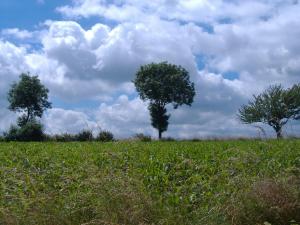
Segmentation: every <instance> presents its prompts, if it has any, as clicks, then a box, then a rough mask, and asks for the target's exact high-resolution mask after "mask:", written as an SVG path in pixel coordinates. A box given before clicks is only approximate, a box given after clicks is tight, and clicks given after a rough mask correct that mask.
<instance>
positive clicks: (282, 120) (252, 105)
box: [238, 84, 300, 138]
mask: <svg viewBox="0 0 300 225" xmlns="http://www.w3.org/2000/svg"><path fill="white" fill-rule="evenodd" d="M238 116H239V118H240V120H241V121H242V122H244V123H246V124H251V123H257V122H261V123H265V124H268V125H270V126H271V127H273V129H274V130H275V132H276V135H277V138H281V137H282V127H283V126H284V125H285V124H286V123H287V122H288V121H289V120H293V119H294V120H298V119H300V84H297V85H294V86H293V87H292V88H289V89H284V88H283V87H282V86H281V85H274V86H270V87H269V88H268V89H267V90H266V91H264V92H263V93H262V94H259V95H257V96H255V95H254V99H253V100H252V101H249V103H248V105H243V106H242V107H241V109H240V110H239V114H238Z"/></svg>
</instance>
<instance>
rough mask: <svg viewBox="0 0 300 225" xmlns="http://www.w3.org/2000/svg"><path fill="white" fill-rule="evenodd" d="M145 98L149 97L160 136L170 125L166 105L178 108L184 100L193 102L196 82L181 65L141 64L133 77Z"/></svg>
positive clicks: (153, 124)
mask: <svg viewBox="0 0 300 225" xmlns="http://www.w3.org/2000/svg"><path fill="white" fill-rule="evenodd" d="M133 82H134V84H135V87H136V89H137V91H138V93H139V95H140V98H141V99H142V100H144V101H145V100H149V101H150V104H149V107H148V108H149V111H150V116H151V122H152V126H153V127H154V128H156V129H157V130H158V137H159V139H161V137H162V133H163V132H164V131H166V130H167V129H168V124H169V122H168V120H169V118H170V115H168V114H167V109H166V105H167V104H173V107H174V108H175V109H176V108H177V107H178V106H181V105H183V104H186V105H189V106H191V104H192V103H193V100H194V96H195V88H194V83H192V82H191V81H190V78H189V73H188V72H187V71H186V70H185V69H184V68H183V67H181V66H177V65H172V64H169V63H167V62H162V63H151V64H148V65H145V66H141V68H140V69H139V71H138V72H137V74H136V78H135V80H134V81H133Z"/></svg>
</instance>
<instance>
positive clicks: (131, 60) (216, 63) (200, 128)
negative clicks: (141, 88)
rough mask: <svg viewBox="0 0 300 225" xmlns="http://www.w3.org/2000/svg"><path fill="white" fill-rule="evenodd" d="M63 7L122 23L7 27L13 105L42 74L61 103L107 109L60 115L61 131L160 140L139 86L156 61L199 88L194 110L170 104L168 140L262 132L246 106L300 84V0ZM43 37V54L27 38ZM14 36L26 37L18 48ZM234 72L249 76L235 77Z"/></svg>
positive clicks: (98, 2)
mask: <svg viewBox="0 0 300 225" xmlns="http://www.w3.org/2000/svg"><path fill="white" fill-rule="evenodd" d="M58 10H59V11H60V12H61V13H63V14H64V15H65V16H67V17H68V18H71V19H72V18H76V19H77V18H78V17H85V18H89V17H91V16H98V17H102V18H105V19H111V20H115V21H119V22H118V24H117V25H115V26H114V27H110V26H108V25H106V24H100V23H98V24H95V25H94V26H92V27H91V28H89V29H84V28H83V27H82V26H81V25H80V20H77V22H75V21H72V20H70V21H48V22H46V23H45V24H46V27H42V28H41V29H43V30H37V31H33V32H31V31H26V30H19V29H18V28H13V29H7V30H2V31H1V38H2V41H0V78H1V79H2V80H3V81H5V82H1V84H0V88H1V90H0V95H1V101H0V105H1V106H2V107H3V108H6V107H7V102H6V100H5V95H6V93H7V90H8V88H9V85H10V84H11V82H13V81H14V80H16V79H17V77H18V75H19V74H20V73H21V72H26V71H29V72H31V73H33V74H39V75H40V78H41V80H42V82H43V83H45V85H46V86H47V87H48V88H49V89H50V95H51V96H50V97H51V99H54V100H55V99H62V100H63V101H65V102H73V103H74V102H75V103H76V104H78V105H81V104H83V105H84V102H85V101H98V102H99V105H100V106H99V108H95V107H93V108H92V107H89V106H84V107H79V108H84V109H75V108H74V109H72V110H69V109H63V108H54V109H52V110H50V111H49V112H48V114H47V115H46V117H45V120H44V121H45V123H46V127H47V130H48V131H49V132H51V133H55V132H64V131H66V132H76V131H78V130H81V129H82V128H86V126H87V125H88V126H91V127H92V128H95V129H96V128H97V126H98V124H100V126H101V127H103V128H104V129H109V130H112V131H113V132H114V133H115V134H116V135H117V136H120V137H126V136H130V135H132V134H134V133H137V132H145V133H148V134H151V135H155V134H156V132H155V130H154V129H153V128H151V126H150V119H149V115H148V111H147V105H146V104H145V103H143V102H141V101H140V100H138V99H137V98H136V97H135V96H136V93H135V91H134V87H133V85H132V83H131V80H132V79H133V78H134V76H135V73H136V71H137V69H138V68H139V66H141V65H143V64H146V63H150V62H160V61H169V62H171V63H174V64H180V65H182V66H183V67H185V68H186V69H188V71H189V72H190V75H191V79H192V80H193V81H194V82H195V84H196V91H197V95H196V98H195V102H194V104H193V107H191V108H189V107H183V108H179V109H177V110H173V109H171V108H169V110H170V112H171V114H172V116H171V119H170V128H169V131H168V132H167V133H166V135H171V136H177V137H194V136H201V135H204V136H215V135H225V136H226V135H227V136H231V135H240V134H242V135H244V134H245V135H246V134H249V135H255V134H257V131H256V129H255V128H253V127H252V128H251V127H249V126H244V125H241V124H240V123H239V122H238V121H237V119H236V116H235V115H236V112H237V110H238V108H239V107H240V105H241V104H244V103H246V102H247V100H248V99H249V98H250V97H251V95H252V94H255V93H258V92H260V91H261V90H263V89H264V88H266V87H267V86H268V85H269V84H272V83H282V84H284V85H285V86H290V85H291V84H293V83H298V82H300V67H299V65H300V64H299V63H300V47H299V43H298V42H299V41H298V39H299V38H298V37H299V35H300V22H299V21H300V16H299V15H300V14H299V10H300V5H299V4H296V1H290V0H285V1H283V0H273V1H271V0H254V1H250V0H246V1H238V0H233V1H225V0H212V1H206V0H153V1H141V0H127V1H125V0H115V1H106V0H85V1H83V0H77V1H73V4H72V5H69V6H64V7H61V8H59V9H58ZM33 34H34V35H33ZM36 34H37V38H36V40H35V41H37V42H38V43H39V44H40V45H41V47H40V48H38V49H36V48H33V47H32V48H31V47H30V43H28V41H27V40H28V39H32V38H34V37H35V36H36ZM32 35H33V36H34V37H32ZM10 37H14V38H17V39H21V40H23V41H22V42H21V43H20V44H18V45H17V44H12V41H11V40H10ZM4 40H10V41H4ZM200 64H203V65H202V66H200V67H201V68H200V69H199V68H198V65H200ZM202 67H203V68H202ZM230 72H235V73H236V74H237V75H239V76H237V77H234V79H233V78H231V79H226V78H227V77H228V76H227V75H226V73H230ZM132 96H134V97H132ZM54 107H55V105H54ZM0 113H2V115H4V114H5V113H7V111H3V110H2V111H1V110H0ZM9 118H11V119H7V118H4V119H1V122H0V123H1V127H7V121H9V120H12V119H14V117H13V115H12V114H9ZM52 120H53V121H54V120H55V121H54V122H51V121H52ZM296 127H297V126H296ZM295 129H296V131H297V129H298V128H295ZM214 134H215V135H214Z"/></svg>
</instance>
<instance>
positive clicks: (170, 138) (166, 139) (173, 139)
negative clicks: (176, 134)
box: [161, 137, 176, 141]
mask: <svg viewBox="0 0 300 225" xmlns="http://www.w3.org/2000/svg"><path fill="white" fill-rule="evenodd" d="M161 141H176V139H175V138H172V137H165V138H162V139H161Z"/></svg>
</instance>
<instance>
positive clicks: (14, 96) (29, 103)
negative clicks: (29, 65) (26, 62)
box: [8, 73, 51, 126]
mask: <svg viewBox="0 0 300 225" xmlns="http://www.w3.org/2000/svg"><path fill="white" fill-rule="evenodd" d="M48 92H49V91H48V89H47V88H46V87H45V86H44V85H43V84H42V83H41V82H40V80H39V78H38V76H30V74H29V73H27V74H26V73H23V74H21V75H20V81H19V82H17V83H14V84H13V85H12V86H11V89H10V90H9V92H8V101H9V103H10V105H9V109H10V110H11V111H13V112H20V113H23V114H22V115H21V116H20V117H19V118H18V124H19V126H24V125H26V124H27V123H28V122H31V121H34V119H35V118H36V117H42V115H43V112H44V111H45V110H46V109H47V108H51V103H50V102H49V101H48Z"/></svg>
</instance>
